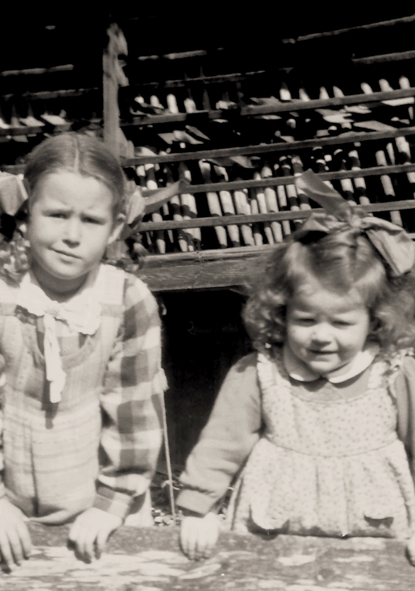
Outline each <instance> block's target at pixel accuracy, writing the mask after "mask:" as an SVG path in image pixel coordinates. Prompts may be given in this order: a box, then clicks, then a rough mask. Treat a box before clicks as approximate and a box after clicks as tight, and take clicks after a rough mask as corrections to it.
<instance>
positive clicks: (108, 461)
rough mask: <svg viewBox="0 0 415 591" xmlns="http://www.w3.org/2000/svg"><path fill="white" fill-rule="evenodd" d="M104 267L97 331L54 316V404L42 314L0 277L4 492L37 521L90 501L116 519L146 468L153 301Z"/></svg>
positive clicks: (157, 395)
mask: <svg viewBox="0 0 415 591" xmlns="http://www.w3.org/2000/svg"><path fill="white" fill-rule="evenodd" d="M104 271H105V273H104V275H105V289H103V290H102V294H100V298H101V301H100V305H101V323H100V327H99V329H98V331H97V332H96V333H95V334H94V335H81V334H79V333H73V332H71V331H70V330H69V327H68V326H67V324H66V323H65V322H63V321H59V320H57V321H56V332H57V337H58V341H59V346H60V350H61V358H62V367H63V369H64V371H65V373H66V383H65V387H64V389H63V392H62V400H61V401H60V402H59V403H58V404H53V403H51V402H50V400H49V395H48V383H47V381H46V380H45V362H44V357H43V330H44V324H43V320H42V318H41V317H40V318H39V317H36V316H34V315H32V314H30V313H29V312H28V311H27V310H25V309H24V308H21V307H18V306H16V304H15V302H16V289H18V288H13V287H10V286H8V285H6V284H5V283H4V282H2V281H0V350H1V353H2V354H3V356H4V358H5V362H6V384H5V386H4V387H3V391H2V413H1V419H2V425H1V427H2V429H1V433H2V436H3V446H2V458H1V461H2V463H3V467H4V470H3V478H2V487H3V494H7V496H8V497H9V498H10V499H11V500H12V502H14V503H15V504H16V505H17V506H19V507H20V508H21V509H22V510H23V511H24V512H25V513H26V515H28V516H29V517H32V518H35V519H37V520H39V521H43V522H48V523H61V522H64V521H68V520H70V519H71V518H72V517H73V516H74V515H76V514H77V513H79V512H80V511H83V510H85V509H86V508H88V507H91V506H95V507H98V508H100V509H103V510H104V511H108V512H110V513H112V514H115V515H118V516H120V517H121V518H123V519H124V518H125V517H126V515H127V514H128V512H129V510H130V507H131V505H132V503H133V501H134V500H135V499H136V497H137V496H140V495H143V494H145V492H146V490H147V489H148V486H149V484H150V481H151V478H152V476H153V474H154V471H155V467H156V463H157V458H158V454H159V451H160V447H161V443H162V409H163V398H162V397H163V391H164V389H165V387H166V383H165V377H164V373H163V371H162V369H161V365H160V359H161V347H160V319H159V314H158V307H157V304H156V301H155V299H154V297H153V296H152V295H151V293H150V291H149V290H148V288H147V287H146V286H145V285H144V283H143V282H142V281H140V280H139V279H137V278H135V277H133V276H131V275H129V274H127V273H124V272H123V271H121V270H119V269H115V268H114V267H110V266H105V268H104ZM0 467H1V464H0ZM0 494H1V491H0Z"/></svg>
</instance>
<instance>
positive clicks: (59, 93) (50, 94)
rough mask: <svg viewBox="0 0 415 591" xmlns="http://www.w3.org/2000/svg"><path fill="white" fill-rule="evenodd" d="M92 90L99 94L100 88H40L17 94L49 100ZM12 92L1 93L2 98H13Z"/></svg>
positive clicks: (25, 97)
mask: <svg viewBox="0 0 415 591" xmlns="http://www.w3.org/2000/svg"><path fill="white" fill-rule="evenodd" d="M93 92H99V93H100V94H101V92H102V89H100V88H98V87H95V86H93V87H91V88H68V89H66V90H65V89H64V90H42V91H39V92H23V93H22V94H19V97H23V98H24V99H26V100H28V101H36V100H41V101H43V100H51V99H57V98H71V97H76V96H85V95H87V94H91V93H93ZM14 96H15V95H14V94H12V93H9V94H3V95H2V98H3V99H5V100H9V99H12V98H14Z"/></svg>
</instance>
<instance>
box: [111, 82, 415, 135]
mask: <svg viewBox="0 0 415 591" xmlns="http://www.w3.org/2000/svg"><path fill="white" fill-rule="evenodd" d="M412 96H415V88H414V87H410V88H401V89H399V90H393V91H387V92H374V93H372V94H351V95H348V96H335V97H332V98H324V99H314V100H309V101H302V100H297V99H294V100H292V101H287V102H281V103H273V104H272V105H269V104H267V105H259V106H257V105H256V106H246V107H243V108H241V109H239V108H235V109H215V110H211V111H207V110H205V111H196V112H194V113H174V114H161V115H149V116H148V115H146V116H142V117H140V116H136V117H134V119H133V120H132V121H123V122H121V123H120V125H121V127H126V128H128V127H134V126H137V125H138V126H145V125H161V124H167V123H180V122H182V123H183V122H186V123H189V124H191V123H193V124H194V123H195V122H197V121H198V120H200V119H201V118H208V119H228V118H229V117H235V113H237V114H238V116H239V117H252V116H256V115H270V114H273V113H284V112H285V113H286V112H290V111H312V110H315V109H321V108H326V107H340V106H344V105H359V104H364V103H380V102H382V101H386V100H394V99H398V98H407V97H412Z"/></svg>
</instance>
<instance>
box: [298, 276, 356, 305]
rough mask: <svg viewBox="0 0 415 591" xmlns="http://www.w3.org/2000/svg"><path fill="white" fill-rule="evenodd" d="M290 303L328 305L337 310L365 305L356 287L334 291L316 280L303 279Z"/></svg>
mask: <svg viewBox="0 0 415 591" xmlns="http://www.w3.org/2000/svg"><path fill="white" fill-rule="evenodd" d="M291 303H292V305H293V306H307V307H308V306H312V307H321V308H324V307H330V308H336V309H338V310H343V309H344V310H350V309H354V308H361V307H366V304H365V302H364V301H363V298H362V296H361V295H360V293H359V292H358V290H357V289H355V288H352V289H350V290H348V291H343V292H341V291H335V290H331V289H328V288H327V287H324V286H323V285H321V284H320V283H319V282H318V281H316V280H311V281H304V282H303V283H301V284H300V285H297V287H296V289H295V290H294V293H293V297H292V302H291Z"/></svg>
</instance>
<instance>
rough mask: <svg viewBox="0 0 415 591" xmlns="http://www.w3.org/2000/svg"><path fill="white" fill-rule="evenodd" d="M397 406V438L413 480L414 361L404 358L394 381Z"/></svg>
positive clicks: (414, 457) (414, 439) (414, 443)
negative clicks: (405, 456)
mask: <svg viewBox="0 0 415 591" xmlns="http://www.w3.org/2000/svg"><path fill="white" fill-rule="evenodd" d="M395 391H396V397H397V406H398V436H399V438H400V439H401V441H402V442H403V444H404V446H405V449H406V452H407V454H408V460H409V464H410V468H411V473H412V478H413V479H414V480H415V359H414V358H413V357H412V356H408V357H405V359H404V363H403V365H402V369H401V371H400V372H399V374H398V375H397V377H396V380H395Z"/></svg>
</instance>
